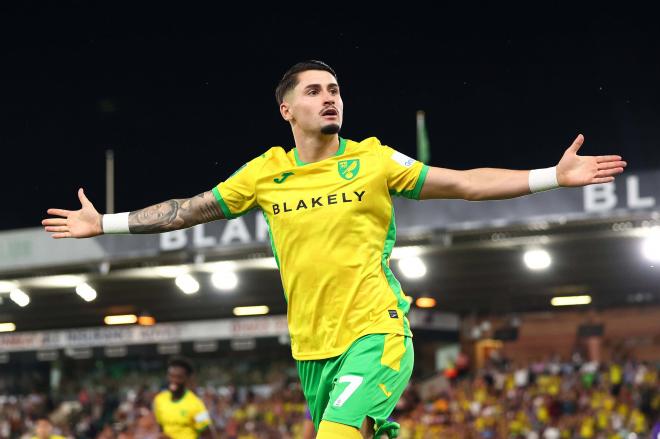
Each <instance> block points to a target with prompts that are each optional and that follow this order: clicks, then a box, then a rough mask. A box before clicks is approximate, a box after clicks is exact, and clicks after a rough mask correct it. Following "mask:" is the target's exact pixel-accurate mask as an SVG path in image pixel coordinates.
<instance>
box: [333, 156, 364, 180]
mask: <svg viewBox="0 0 660 439" xmlns="http://www.w3.org/2000/svg"><path fill="white" fill-rule="evenodd" d="M337 167H338V170H339V175H340V176H341V178H343V179H344V180H353V179H354V178H355V177H356V176H357V175H358V172H360V159H354V160H340V161H339V163H337Z"/></svg>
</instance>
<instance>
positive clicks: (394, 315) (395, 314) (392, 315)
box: [387, 309, 399, 319]
mask: <svg viewBox="0 0 660 439" xmlns="http://www.w3.org/2000/svg"><path fill="white" fill-rule="evenodd" d="M387 312H388V313H390V318H392V319H398V318H399V313H398V312H396V310H395V309H388V310H387Z"/></svg>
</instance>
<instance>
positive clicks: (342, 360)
mask: <svg viewBox="0 0 660 439" xmlns="http://www.w3.org/2000/svg"><path fill="white" fill-rule="evenodd" d="M296 363H297V366H298V374H299V375H300V381H301V383H302V388H303V393H304V394H305V398H306V399H307V405H308V406H309V410H310V413H311V415H312V420H313V421H314V426H315V427H316V430H317V431H318V428H319V424H320V423H321V420H325V421H332V422H337V423H340V424H344V425H351V426H353V427H356V428H360V427H361V426H362V422H363V421H364V419H365V417H367V416H369V417H370V418H372V419H373V420H374V421H375V424H376V426H375V428H376V429H377V428H378V427H379V426H381V425H383V424H384V423H385V422H386V421H387V418H388V416H390V414H391V413H392V410H394V406H395V405H396V403H397V401H398V400H399V398H400V397H401V394H402V393H403V391H404V390H405V388H406V386H407V385H408V380H410V375H411V374H412V369H413V363H414V352H413V345H412V340H411V338H410V337H405V336H403V335H398V334H369V335H365V336H364V337H361V338H359V339H357V340H356V341H355V342H353V344H352V345H351V346H350V347H349V348H348V349H347V350H346V352H344V353H343V354H342V355H340V356H338V357H333V358H327V359H323V360H308V361H297V362H296Z"/></svg>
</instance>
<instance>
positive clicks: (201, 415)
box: [193, 401, 211, 431]
mask: <svg viewBox="0 0 660 439" xmlns="http://www.w3.org/2000/svg"><path fill="white" fill-rule="evenodd" d="M196 405H197V407H196V409H195V413H193V419H194V421H195V430H197V431H204V430H205V429H206V428H207V427H208V426H209V425H211V416H210V415H209V412H208V410H206V406H205V405H204V403H203V402H202V401H198V403H197V404H196Z"/></svg>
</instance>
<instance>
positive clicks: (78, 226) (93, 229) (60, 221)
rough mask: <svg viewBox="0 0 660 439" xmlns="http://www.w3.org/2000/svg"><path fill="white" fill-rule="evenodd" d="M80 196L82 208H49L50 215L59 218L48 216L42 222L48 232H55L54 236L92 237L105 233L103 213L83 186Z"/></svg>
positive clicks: (79, 191)
mask: <svg viewBox="0 0 660 439" xmlns="http://www.w3.org/2000/svg"><path fill="white" fill-rule="evenodd" d="M78 198H79V199H80V204H81V205H82V207H81V208H80V210H64V209H48V211H47V212H48V214H49V215H55V216H57V217H58V218H46V219H44V220H42V221H41V224H42V225H43V226H45V227H44V228H45V229H46V231H47V232H52V233H53V235H52V237H53V238H55V239H59V238H90V237H92V236H98V235H101V234H103V227H102V225H101V215H100V214H99V213H98V212H97V211H96V208H95V207H94V205H93V204H92V202H91V201H89V200H88V199H87V197H86V196H85V192H84V191H83V190H82V188H80V189H78Z"/></svg>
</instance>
